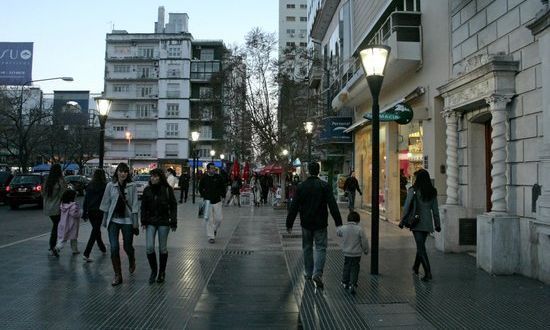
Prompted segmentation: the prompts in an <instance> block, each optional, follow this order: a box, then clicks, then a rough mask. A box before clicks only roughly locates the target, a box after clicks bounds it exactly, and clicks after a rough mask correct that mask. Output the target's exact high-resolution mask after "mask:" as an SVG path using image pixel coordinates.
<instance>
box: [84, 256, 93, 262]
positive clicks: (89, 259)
mask: <svg viewBox="0 0 550 330" xmlns="http://www.w3.org/2000/svg"><path fill="white" fill-rule="evenodd" d="M82 259H84V261H86V262H92V261H93V260H92V258H90V257H86V256H85V255H83V256H82Z"/></svg>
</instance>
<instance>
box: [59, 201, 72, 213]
mask: <svg viewBox="0 0 550 330" xmlns="http://www.w3.org/2000/svg"><path fill="white" fill-rule="evenodd" d="M74 207H76V202H71V203H69V204H64V203H61V206H60V207H59V208H60V209H61V211H68V210H70V209H72V208H74Z"/></svg>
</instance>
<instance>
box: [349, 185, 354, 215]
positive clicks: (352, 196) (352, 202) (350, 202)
mask: <svg viewBox="0 0 550 330" xmlns="http://www.w3.org/2000/svg"><path fill="white" fill-rule="evenodd" d="M348 208H349V209H350V211H351V210H353V209H354V208H355V190H354V191H348Z"/></svg>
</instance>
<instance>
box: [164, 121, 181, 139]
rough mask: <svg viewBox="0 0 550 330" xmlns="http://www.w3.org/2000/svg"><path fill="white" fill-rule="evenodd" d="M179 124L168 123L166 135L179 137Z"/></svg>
mask: <svg viewBox="0 0 550 330" xmlns="http://www.w3.org/2000/svg"><path fill="white" fill-rule="evenodd" d="M178 136H179V125H178V124H177V123H168V124H166V137H178Z"/></svg>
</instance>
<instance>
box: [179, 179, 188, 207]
mask: <svg viewBox="0 0 550 330" xmlns="http://www.w3.org/2000/svg"><path fill="white" fill-rule="evenodd" d="M189 179H190V176H189V173H187V171H183V173H181V175H180V179H179V182H178V184H179V186H180V203H183V201H185V202H186V203H187V195H188V194H189ZM184 196H185V200H184Z"/></svg>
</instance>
